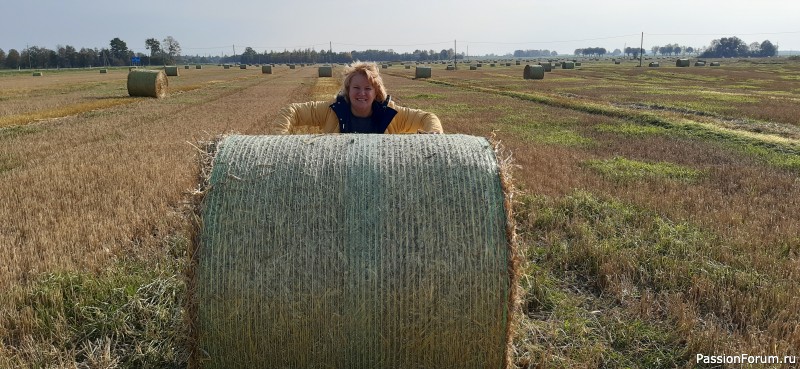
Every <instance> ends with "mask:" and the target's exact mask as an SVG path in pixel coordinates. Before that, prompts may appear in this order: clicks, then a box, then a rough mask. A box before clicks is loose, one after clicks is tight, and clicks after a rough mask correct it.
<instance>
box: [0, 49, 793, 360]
mask: <svg viewBox="0 0 800 369" xmlns="http://www.w3.org/2000/svg"><path fill="white" fill-rule="evenodd" d="M663 64H666V63H663ZM663 64H662V65H663ZM523 66H524V63H523V65H521V66H515V65H512V66H510V67H506V66H498V67H493V68H492V67H488V66H487V65H486V64H484V66H483V67H481V68H479V70H475V71H470V70H468V68H465V67H463V66H459V70H456V71H445V66H444V65H441V66H439V65H434V66H433V75H432V78H430V79H414V78H413V73H414V71H413V69H410V70H409V69H404V68H403V67H402V66H392V67H389V68H387V69H382V73H383V78H384V81H385V83H386V85H387V89H388V92H389V94H391V95H392V97H393V99H394V100H395V101H397V102H398V104H400V105H403V106H408V107H412V108H418V109H423V110H427V111H430V112H433V113H435V114H437V115H438V116H439V118H440V119H441V121H442V123H443V127H444V129H445V131H446V132H447V133H465V134H471V135H477V136H484V137H485V136H491V135H494V136H495V137H496V138H497V139H498V140H500V141H501V142H502V144H503V145H504V146H505V147H506V149H507V150H508V152H510V153H512V154H513V158H514V161H515V164H516V169H515V171H514V173H513V176H514V179H515V183H516V185H517V187H518V188H519V190H520V192H519V193H518V194H517V196H516V198H517V203H516V204H515V205H516V208H515V214H516V218H517V223H518V232H519V234H520V235H521V238H522V242H523V246H524V247H525V250H526V255H527V259H528V261H529V263H528V265H527V270H526V273H525V277H524V287H525V290H526V295H525V296H524V297H525V298H524V302H523V311H524V315H525V316H524V318H523V319H521V322H520V323H519V324H518V326H517V327H516V330H515V341H514V360H515V364H516V365H517V366H519V367H547V368H550V367H563V368H573V367H608V368H622V367H640V368H653V367H664V368H671V367H693V366H694V358H695V355H696V354H698V353H700V354H705V355H722V354H732V355H735V354H736V353H748V354H751V355H780V356H783V355H800V236H798V235H800V211H799V210H800V120H798V119H800V118H798V117H800V108H798V106H800V104H797V103H798V100H799V99H800V63H798V62H796V61H795V62H791V61H785V62H782V63H778V64H757V63H753V62H750V61H731V62H730V63H724V64H723V66H722V67H718V68H717V67H715V68H713V69H712V68H711V67H690V68H677V67H674V66H667V65H664V66H662V67H660V68H647V67H644V68H636V67H634V64H633V63H632V62H625V63H623V64H621V65H614V64H611V63H609V62H584V63H583V64H582V66H581V67H579V68H578V69H575V70H560V69H554V71H553V72H548V73H547V74H546V76H545V79H544V80H523V79H522V67H523ZM192 68H193V67H192ZM412 68H413V67H412ZM273 70H274V74H270V75H266V74H261V71H260V68H251V69H247V70H240V69H230V70H224V69H223V68H222V67H219V66H204V68H203V69H186V70H184V69H180V70H179V71H180V76H178V77H170V78H169V85H170V94H169V96H168V97H167V98H165V99H160V100H156V99H146V98H129V97H127V93H126V89H125V76H126V73H127V69H124V70H121V69H120V70H114V69H112V70H109V73H107V74H99V72H98V71H97V70H82V71H59V72H57V73H48V72H46V71H45V74H44V76H42V77H31V76H30V75H29V74H24V75H22V74H14V75H11V74H8V75H4V74H3V73H0V143H2V145H0V186H2V191H0V204H3V205H0V217H1V218H2V219H4V220H5V221H4V222H3V224H2V225H0V245H2V246H3V248H4V250H5V252H4V253H3V254H2V257H0V288H3V289H7V290H8V291H10V292H9V295H8V296H9V297H8V298H7V299H4V301H2V302H0V341H2V343H3V344H2V345H0V367H50V366H57V367H59V366H63V367H74V366H80V365H88V366H102V365H107V366H111V364H114V365H118V366H120V367H146V366H150V367H185V365H186V360H187V355H188V353H187V352H186V346H187V345H186V340H187V337H186V322H185V321H184V319H185V313H184V312H183V310H182V308H181V307H182V306H183V302H184V300H183V298H184V296H185V294H186V285H185V281H184V279H183V269H184V267H185V265H186V263H187V259H188V258H189V256H188V255H187V249H188V245H189V243H190V241H191V237H192V236H191V234H192V222H193V219H192V212H191V208H190V206H189V205H190V203H191V193H192V190H193V189H195V188H196V187H197V183H198V177H199V175H200V174H199V165H198V158H199V156H200V155H199V149H198V148H197V147H196V146H197V143H198V142H200V141H204V140H210V139H213V138H214V137H216V136H218V135H220V134H224V133H231V132H236V133H243V134H268V133H271V127H270V122H271V121H272V120H273V118H274V117H275V116H276V114H277V113H278V111H279V109H280V108H281V107H283V106H284V105H286V104H288V103H290V102H302V101H309V100H311V99H322V98H324V97H325V96H332V95H333V94H334V93H335V91H336V90H337V89H338V81H337V80H336V79H335V78H334V79H330V78H318V77H317V73H316V71H317V70H316V68H315V67H303V68H298V69H293V70H290V69H288V68H287V67H285V66H278V67H275V68H274V69H273ZM336 71H341V67H336V68H335V72H334V76H336Z"/></svg>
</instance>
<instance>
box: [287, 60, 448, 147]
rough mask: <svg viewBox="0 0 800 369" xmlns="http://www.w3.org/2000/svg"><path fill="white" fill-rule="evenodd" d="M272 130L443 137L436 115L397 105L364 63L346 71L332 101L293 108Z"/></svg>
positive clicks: (371, 65)
mask: <svg viewBox="0 0 800 369" xmlns="http://www.w3.org/2000/svg"><path fill="white" fill-rule="evenodd" d="M273 126H274V127H275V131H277V133H294V132H295V131H296V130H297V129H298V128H300V127H318V128H319V129H320V130H321V131H322V132H324V133H442V124H441V122H439V118H438V117H437V116H436V115H435V114H432V113H429V112H426V111H422V110H417V109H410V108H406V107H402V106H398V105H397V104H395V103H394V101H392V99H391V96H389V95H388V94H387V93H386V88H385V87H384V85H383V79H381V76H380V73H379V72H378V66H377V65H376V64H375V63H364V62H357V63H354V64H353V65H351V66H350V67H349V68H348V69H347V70H346V71H345V74H344V81H343V83H342V89H341V90H339V92H338V93H337V94H336V96H335V98H334V100H333V101H312V102H307V103H294V104H290V105H288V106H286V107H284V108H283V109H282V110H281V112H280V114H279V115H278V118H277V119H276V120H275V122H274V123H273Z"/></svg>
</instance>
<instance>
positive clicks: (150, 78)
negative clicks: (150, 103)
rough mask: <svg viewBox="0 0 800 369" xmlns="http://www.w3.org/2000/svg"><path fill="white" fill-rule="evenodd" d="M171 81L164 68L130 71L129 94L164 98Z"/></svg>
mask: <svg viewBox="0 0 800 369" xmlns="http://www.w3.org/2000/svg"><path fill="white" fill-rule="evenodd" d="M168 86H169V81H168V80H167V75H166V74H165V73H164V71H163V70H148V69H137V70H132V71H130V72H128V95H130V96H142V97H155V98H162V97H165V96H167V87H168Z"/></svg>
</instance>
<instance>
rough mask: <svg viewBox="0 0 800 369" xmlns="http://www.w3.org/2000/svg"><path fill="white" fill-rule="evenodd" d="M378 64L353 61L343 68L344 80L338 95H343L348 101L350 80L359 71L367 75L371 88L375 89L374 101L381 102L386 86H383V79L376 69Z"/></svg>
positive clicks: (384, 96) (384, 95)
mask: <svg viewBox="0 0 800 369" xmlns="http://www.w3.org/2000/svg"><path fill="white" fill-rule="evenodd" d="M378 70H379V69H378V65H377V64H375V63H367V62H355V63H353V64H351V65H350V66H349V67H347V68H346V69H345V70H344V80H343V81H342V88H341V89H340V90H339V93H338V95H340V96H344V99H345V101H347V102H348V103H350V94H349V93H348V92H350V82H351V81H352V80H353V77H354V76H355V75H356V74H357V73H360V74H361V75H363V76H364V77H367V80H368V81H369V83H371V84H372V88H374V89H375V101H378V102H382V101H384V100H386V87H383V79H382V78H381V74H380V72H379V71H378Z"/></svg>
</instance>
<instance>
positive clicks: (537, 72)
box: [522, 65, 544, 79]
mask: <svg viewBox="0 0 800 369" xmlns="http://www.w3.org/2000/svg"><path fill="white" fill-rule="evenodd" d="M522 78H524V79H544V67H542V66H541V65H526V66H525V70H524V71H523V72H522Z"/></svg>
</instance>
